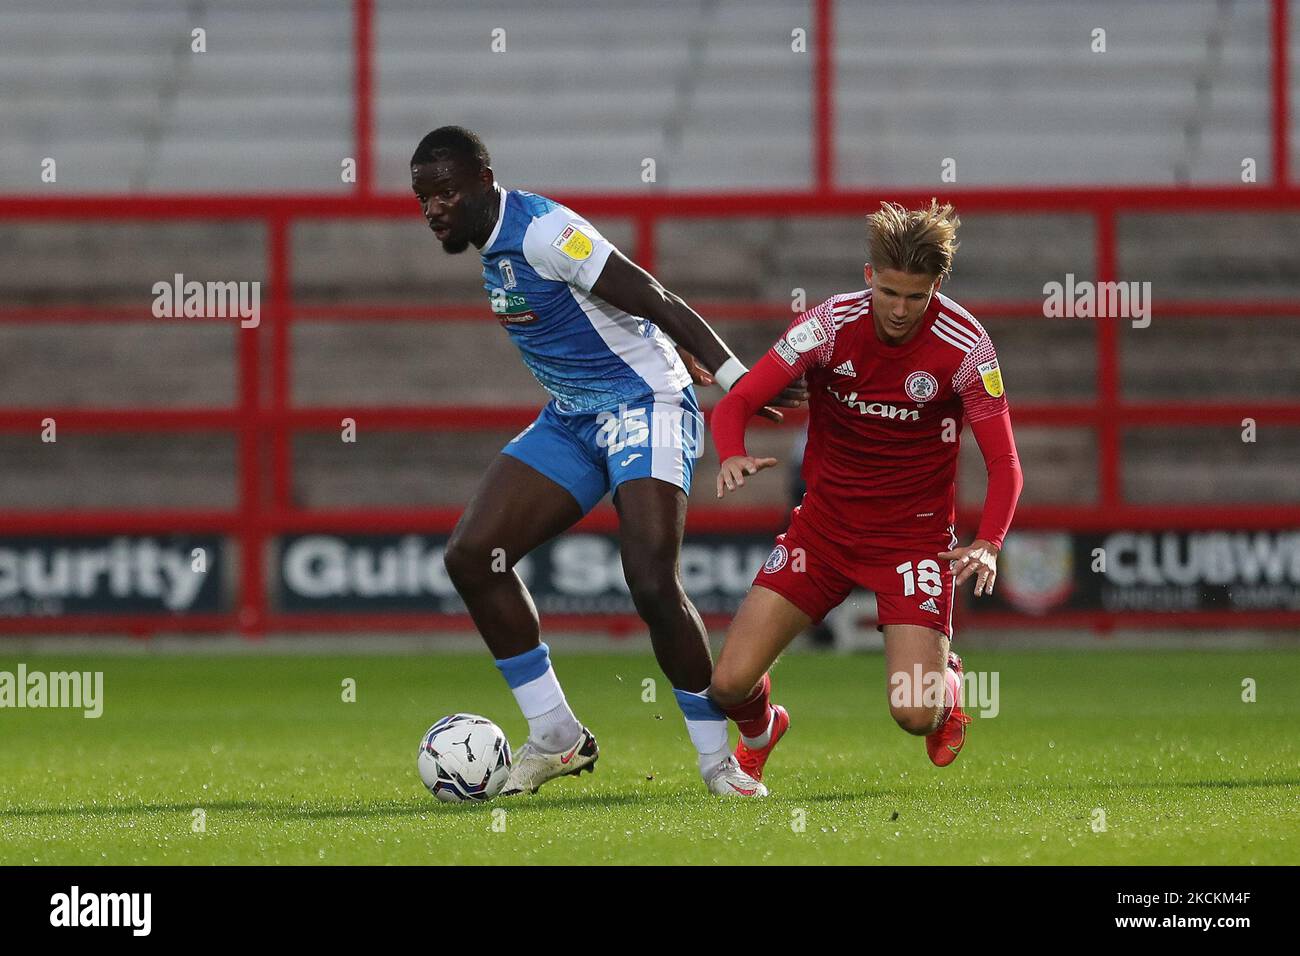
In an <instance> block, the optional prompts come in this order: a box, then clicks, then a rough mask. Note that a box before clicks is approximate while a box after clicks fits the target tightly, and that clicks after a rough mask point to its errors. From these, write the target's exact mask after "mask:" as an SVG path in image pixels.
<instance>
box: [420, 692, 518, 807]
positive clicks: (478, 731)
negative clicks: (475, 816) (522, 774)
mask: <svg viewBox="0 0 1300 956" xmlns="http://www.w3.org/2000/svg"><path fill="white" fill-rule="evenodd" d="M416 766H417V767H418V768H419V770H420V779H421V780H423V781H424V785H425V786H426V787H428V788H429V792H430V793H432V794H433V795H434V796H435V797H437V798H438V799H439V800H443V801H445V802H447V803H469V802H473V801H479V800H490V799H491V798H492V797H495V796H496V795H497V794H498V793H500V792H501V788H502V787H504V786H505V785H506V778H507V777H509V776H510V741H508V740H507V739H506V735H505V734H504V733H502V731H501V728H500V727H498V726H497V725H496V724H494V723H492V721H490V720H488V719H487V718H486V717H480V716H478V715H477V714H452V715H451V716H449V717H443V718H442V719H441V720H439V721H438V722H437V723H436V724H434V725H433V726H432V727H430V728H429V732H428V733H426V734H425V735H424V740H423V741H421V742H420V754H419V756H418V757H417V758H416Z"/></svg>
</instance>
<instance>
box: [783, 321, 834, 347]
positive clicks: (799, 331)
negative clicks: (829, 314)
mask: <svg viewBox="0 0 1300 956" xmlns="http://www.w3.org/2000/svg"><path fill="white" fill-rule="evenodd" d="M785 340H786V341H787V342H789V343H790V347H791V348H792V349H794V350H795V351H796V352H811V351H812V350H813V349H815V348H817V346H819V345H821V344H822V343H823V342H825V341H826V330H825V329H823V328H822V324H821V321H820V320H819V319H815V318H814V319H805V320H804V321H803V322H800V323H799V324H798V325H796V326H795V327H794V328H793V329H791V330H790V331H789V332H787V333H786V336H785Z"/></svg>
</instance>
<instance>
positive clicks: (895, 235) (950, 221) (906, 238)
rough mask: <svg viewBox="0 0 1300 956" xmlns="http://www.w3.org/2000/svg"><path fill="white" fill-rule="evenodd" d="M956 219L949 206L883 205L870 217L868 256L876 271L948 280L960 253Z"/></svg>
mask: <svg viewBox="0 0 1300 956" xmlns="http://www.w3.org/2000/svg"><path fill="white" fill-rule="evenodd" d="M960 225H961V220H960V219H958V218H957V216H956V214H955V211H954V210H953V208H952V205H951V204H950V203H944V205H942V206H940V205H939V202H938V200H936V199H931V200H930V208H929V209H911V210H908V209H904V208H903V207H902V206H900V205H898V203H892V202H882V203H881V204H880V211H879V212H875V213H872V214H871V215H870V216H868V217H867V255H868V256H869V257H870V262H871V265H872V266H873V267H875V268H877V269H894V270H897V271H899V272H912V273H916V274H919V275H927V276H933V277H935V278H940V279H946V278H948V273H949V272H951V271H952V257H953V255H954V254H955V253H956V252H957V246H958V245H959V243H958V242H957V227H958V226H960Z"/></svg>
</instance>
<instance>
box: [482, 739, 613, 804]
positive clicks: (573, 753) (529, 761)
mask: <svg viewBox="0 0 1300 956" xmlns="http://www.w3.org/2000/svg"><path fill="white" fill-rule="evenodd" d="M599 756H600V748H599V747H598V746H596V738H595V737H593V736H592V733H591V731H590V730H588V729H587V728H586V727H583V728H582V733H581V734H579V735H578V742H577V743H575V744H574V745H573V746H572V747H570V748H569V749H568V750H563V751H561V752H560V753H557V754H548V753H546V752H545V751H543V750H538V749H537V747H535V746H534V745H533V742H532V741H531V740H529V741H526V742H525V743H524V745H523V746H522V747H520V748H519V749H518V750H517V751H515V759H514V763H513V764H512V766H511V768H510V777H509V778H508V779H507V780H506V785H505V786H504V787H502V788H501V794H500V795H501V796H503V797H513V796H515V795H517V794H520V793H536V792H537V789H538V788H539V787H540V786H541V785H542V784H544V783H546V782H547V781H548V780H554V779H555V778H556V777H576V776H578V775H579V774H581V773H583V772H584V771H585V772H587V773H592V772H594V771H595V769H596V759H597V758H598V757H599Z"/></svg>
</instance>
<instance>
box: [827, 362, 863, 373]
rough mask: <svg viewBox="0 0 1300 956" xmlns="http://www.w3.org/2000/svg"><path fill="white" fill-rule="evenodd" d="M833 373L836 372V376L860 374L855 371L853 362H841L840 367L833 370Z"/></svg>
mask: <svg viewBox="0 0 1300 956" xmlns="http://www.w3.org/2000/svg"><path fill="white" fill-rule="evenodd" d="M831 371H832V372H834V373H835V374H836V375H857V374H858V373H857V372H855V371H853V362H851V361H849V362H841V363H840V364H839V365H837V366H835V367H834V368H833V369H831Z"/></svg>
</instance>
